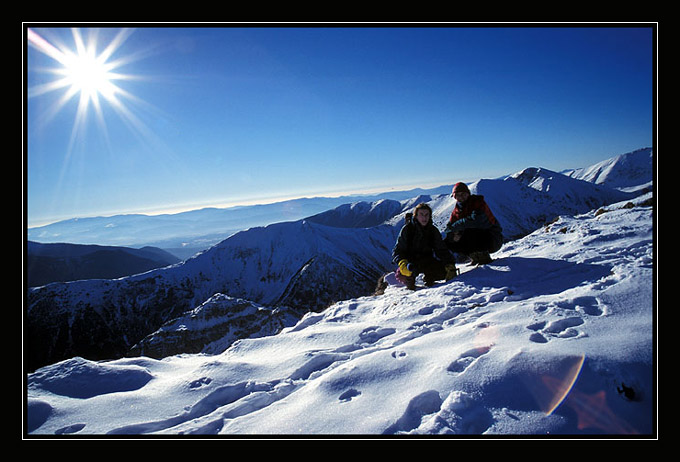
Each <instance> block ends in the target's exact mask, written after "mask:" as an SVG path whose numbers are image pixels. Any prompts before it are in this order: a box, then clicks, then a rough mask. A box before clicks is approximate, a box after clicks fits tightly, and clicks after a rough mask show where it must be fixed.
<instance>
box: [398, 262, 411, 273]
mask: <svg viewBox="0 0 680 462" xmlns="http://www.w3.org/2000/svg"><path fill="white" fill-rule="evenodd" d="M399 271H400V272H401V274H403V275H404V276H406V277H409V276H411V274H413V273H411V271H410V270H409V269H408V260H406V259H404V260H399Z"/></svg>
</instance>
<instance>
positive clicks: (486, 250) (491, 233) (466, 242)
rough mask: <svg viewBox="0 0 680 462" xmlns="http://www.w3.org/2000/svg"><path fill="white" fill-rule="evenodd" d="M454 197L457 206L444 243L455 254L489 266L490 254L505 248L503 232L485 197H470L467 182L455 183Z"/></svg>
mask: <svg viewBox="0 0 680 462" xmlns="http://www.w3.org/2000/svg"><path fill="white" fill-rule="evenodd" d="M451 196H453V197H454V198H455V199H456V205H455V207H454V208H453V211H452V212H451V218H449V222H448V223H447V225H446V229H445V231H444V235H445V237H444V242H445V243H446V246H447V247H448V248H449V250H451V251H452V252H454V253H457V254H462V255H465V256H467V257H469V258H470V260H472V263H473V264H476V265H483V264H486V263H490V262H491V261H492V260H491V256H490V255H489V254H491V253H494V252H496V251H498V250H499V249H500V248H501V246H502V245H503V229H502V228H501V225H500V223H499V222H498V220H497V219H496V217H495V216H494V215H493V213H491V209H489V206H488V205H487V203H486V201H484V196H480V195H476V194H470V190H469V189H468V187H467V185H466V184H465V183H456V184H455V185H454V186H453V191H452V192H451Z"/></svg>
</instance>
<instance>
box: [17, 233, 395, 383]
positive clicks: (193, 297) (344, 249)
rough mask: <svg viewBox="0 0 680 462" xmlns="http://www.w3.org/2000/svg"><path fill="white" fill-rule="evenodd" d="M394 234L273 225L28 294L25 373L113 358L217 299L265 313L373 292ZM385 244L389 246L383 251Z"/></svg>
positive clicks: (318, 306) (385, 265)
mask: <svg viewBox="0 0 680 462" xmlns="http://www.w3.org/2000/svg"><path fill="white" fill-rule="evenodd" d="M398 231H399V230H398V229H395V228H394V227H392V226H389V225H383V226H378V227H373V228H356V229H350V228H332V227H328V226H323V225H319V224H316V223H311V222H307V221H305V220H301V221H297V222H287V223H277V224H273V225H269V226H267V227H262V228H252V229H250V230H247V231H243V232H240V233H237V234H235V235H233V236H231V237H230V238H229V239H226V240H224V241H223V242H221V243H220V244H218V245H216V246H214V247H212V248H211V249H209V250H207V251H204V252H202V253H200V254H199V255H196V256H195V257H193V258H190V259H188V260H186V261H185V262H183V263H180V264H177V265H173V266H170V267H167V268H163V269H159V270H154V271H149V272H147V273H143V274H139V275H135V276H130V277H125V278H120V279H114V280H87V281H75V282H70V283H55V284H49V285H47V286H44V287H39V288H34V289H31V290H29V293H28V296H27V303H26V306H27V308H26V318H25V328H26V335H27V336H28V338H30V339H31V341H30V342H29V344H28V345H27V348H26V350H25V353H26V363H27V367H28V368H29V369H31V370H32V369H33V368H35V367H40V366H43V365H45V364H49V363H51V362H55V361H58V360H61V359H65V358H68V357H71V356H76V355H80V356H85V357H88V358H90V359H110V358H113V357H120V356H122V355H124V354H126V353H127V352H128V350H129V349H130V348H131V347H133V346H134V345H135V344H136V343H137V342H138V341H140V340H142V339H143V338H144V337H145V336H147V335H148V334H150V333H152V332H154V331H155V330H156V329H158V328H160V327H161V326H162V325H163V324H164V323H165V322H167V321H169V320H172V319H174V318H176V317H178V316H180V315H181V314H182V313H184V312H185V311H187V310H192V309H194V308H196V307H198V306H199V305H200V304H201V303H203V302H204V301H206V300H208V299H209V298H210V297H212V296H213V295H214V294H216V293H224V294H227V295H229V296H231V297H235V298H243V299H246V300H249V301H252V302H254V303H257V304H262V305H266V306H270V307H277V306H282V307H290V308H292V309H293V310H302V312H307V311H310V310H319V309H323V308H325V307H326V306H328V305H330V304H331V303H333V302H335V301H338V300H343V299H346V298H351V297H353V296H356V294H366V293H370V292H371V291H372V290H373V289H375V285H376V281H377V279H378V277H379V276H380V275H381V274H382V273H383V272H385V271H386V270H387V269H389V266H388V265H389V264H390V260H391V246H392V244H393V243H394V241H395V240H396V233H398ZM388 243H389V244H388Z"/></svg>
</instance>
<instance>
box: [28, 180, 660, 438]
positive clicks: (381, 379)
mask: <svg viewBox="0 0 680 462" xmlns="http://www.w3.org/2000/svg"><path fill="white" fill-rule="evenodd" d="M531 173H532V175H533V176H532V178H533V179H532V181H536V179H537V178H538V177H537V176H536V173H537V172H531ZM551 175H552V176H555V175H559V176H560V178H562V177H564V178H567V177H566V176H563V175H562V174H556V173H554V172H550V174H549V175H547V176H546V175H544V176H543V177H542V178H543V180H542V184H545V185H547V181H548V179H549V177H550V176H551ZM600 177H601V176H600ZM568 179H569V180H571V181H577V179H576V178H575V177H573V178H568ZM556 180H557V178H556V177H555V178H553V180H552V181H553V182H554V181H556ZM512 181H514V180H512ZM560 181H561V180H560ZM578 181H581V182H582V183H584V184H585V182H584V181H583V180H578ZM553 184H554V185H557V183H553ZM559 184H560V185H564V184H567V183H564V182H560V183H559ZM494 185H495V186H494V187H496V186H498V184H494ZM513 185H514V183H513ZM491 186H492V185H491V184H488V185H487V188H488V191H492V190H493V188H492V187H491ZM626 186H627V187H628V186H630V185H626ZM475 187H476V188H478V189H479V190H482V189H483V188H484V187H485V181H484V180H481V181H480V182H479V183H478V184H476V185H475ZM513 187H516V185H515V186H513ZM556 187H557V186H553V188H556ZM598 187H604V186H598ZM538 189H540V188H538V187H535V190H537V191H538ZM612 191H614V190H612ZM638 192H641V191H638ZM542 194H545V191H543V193H542ZM612 194H614V193H612ZM527 197H528V196H527ZM535 197H536V198H538V197H544V196H541V195H540V194H538V195H536V196H535ZM487 198H488V200H489V203H490V204H491V207H492V209H493V208H494V207H496V208H495V209H494V212H496V211H497V216H499V217H500V218H499V219H500V220H501V223H502V224H505V222H503V211H502V210H501V209H502V208H503V206H502V205H501V204H502V198H501V197H493V194H487ZM517 198H518V197H517V196H515V197H514V199H515V200H517ZM528 200H532V201H533V200H534V197H533V196H532V197H528ZM451 201H452V199H451V198H449V197H447V196H443V197H439V198H433V199H432V200H431V204H432V208H433V210H434V211H435V215H436V216H438V217H439V220H440V222H441V219H442V218H441V217H442V216H443V215H444V213H445V210H448V211H449V212H450V206H451V205H452V202H451ZM652 204H653V200H652V193H650V192H646V193H645V192H642V194H641V195H638V196H636V197H635V198H633V199H631V200H622V201H617V202H613V203H610V204H608V205H606V206H604V207H602V206H597V207H596V208H593V209H591V210H587V211H584V212H579V213H575V214H561V215H559V216H556V217H550V219H549V220H546V221H545V222H544V223H543V224H542V225H540V226H538V227H537V228H536V229H535V230H534V231H533V232H530V233H529V234H526V233H524V234H525V235H524V236H523V237H521V238H517V239H515V240H510V241H509V242H506V243H505V244H504V245H503V247H502V249H501V250H500V251H499V252H497V253H495V254H493V259H494V261H493V262H492V263H490V264H487V265H484V266H479V267H472V266H469V265H466V264H459V268H460V270H461V274H460V275H459V276H458V277H456V278H454V279H453V280H451V281H450V282H443V281H442V282H440V283H437V284H436V285H435V286H434V287H430V288H425V287H420V288H419V289H418V290H415V291H410V290H408V289H406V288H404V287H396V286H388V287H387V288H386V289H385V292H384V294H382V295H365V296H358V297H353V298H349V299H345V300H341V301H337V302H336V303H333V304H331V305H330V306H329V307H327V308H325V309H323V310H317V311H310V312H307V313H306V314H304V315H303V316H302V317H301V318H297V319H293V320H292V321H291V320H288V321H285V322H283V325H285V326H286V327H283V328H282V329H281V330H280V331H279V332H278V333H276V334H275V335H274V334H272V335H269V334H267V332H262V331H258V332H255V333H251V334H249V335H248V336H246V337H243V338H240V339H238V340H233V339H231V340H229V341H226V340H225V341H224V343H221V342H220V341H219V339H217V340H215V341H213V342H212V343H210V346H209V348H207V349H205V350H204V351H202V352H198V353H179V354H172V355H169V356H165V357H159V358H155V359H154V358H152V357H150V356H144V355H142V356H137V357H123V358H119V359H110V360H98V361H95V360H89V359H85V358H84V357H82V356H74V357H71V358H67V359H64V360H61V361H58V362H56V363H52V364H49V365H45V366H42V367H40V368H38V369H37V370H35V372H32V373H30V374H28V377H27V390H28V392H27V394H28V396H27V406H26V409H27V422H26V425H27V432H28V435H29V436H30V437H43V436H46V435H61V436H62V437H64V436H70V435H78V436H80V435H98V436H101V435H137V436H140V435H166V436H173V437H178V436H179V435H204V436H239V435H253V434H254V435H274V436H276V435H302V436H304V435H328V436H331V437H332V436H336V435H356V436H361V435H370V436H372V437H375V436H378V435H400V436H402V437H408V436H409V435H430V436H434V435H484V436H485V435H504V436H507V435H532V436H544V435H575V436H586V435H588V436H591V435H596V436H602V435H637V436H643V437H644V436H649V435H653V434H654V433H655V431H656V421H655V418H656V390H655V359H654V356H653V351H654V340H655V336H654V322H653V314H654V313H653V308H654V292H653V286H654V226H653V222H654V213H655V211H654V208H653V206H652ZM395 210H396V209H395ZM438 211H439V212H438ZM509 212H512V213H514V211H512V210H509ZM507 216H510V215H507ZM436 221H437V220H435V222H436ZM397 222H398V219H397V218H395V219H394V225H396V223H397ZM516 223H517V222H516ZM508 225H510V223H508ZM319 226H321V225H319ZM381 226H383V225H381ZM357 229H359V228H357ZM361 229H364V230H365V229H366V228H361ZM440 229H441V227H440ZM517 229H518V233H519V225H518V226H517ZM383 232H384V231H383ZM389 236H391V237H390V238H393V236H394V233H392V234H389ZM240 239H245V237H241V238H240ZM226 242H227V241H225V243H226ZM216 247H219V245H218V246H216ZM211 250H212V251H213V252H214V251H215V250H213V249H211ZM211 250H209V251H206V252H205V253H204V255H211ZM215 255H217V254H215ZM199 257H200V256H199ZM199 257H196V258H197V259H198V258H199ZM190 261H191V260H189V261H187V263H188V262H190ZM193 264H197V263H195V262H194V263H193ZM180 266H181V265H180ZM156 271H157V272H158V271H160V270H156ZM175 271H177V270H175ZM159 274H160V273H159ZM66 286H68V285H63V284H62V285H60V286H59V287H62V288H63V287H66ZM77 286H78V285H77V284H75V285H73V287H77ZM47 287H49V286H47ZM89 287H94V286H93V285H90V286H89ZM62 290H63V289H62ZM35 293H48V292H44V290H41V289H36V291H35ZM61 293H62V295H63V294H64V293H65V292H61ZM205 300H206V301H205V303H203V304H196V305H195V306H194V308H195V309H193V310H189V311H187V312H186V313H185V315H184V317H182V316H179V317H177V318H176V319H175V320H174V321H172V322H170V323H168V324H166V325H165V326H164V329H166V330H172V331H173V332H180V331H181V330H183V329H184V330H189V329H196V328H198V326H199V325H200V324H205V323H209V322H210V317H209V316H203V314H205V313H204V311H205V310H207V309H208V308H211V309H223V310H226V311H228V310H229V309H233V307H235V306H238V307H240V308H239V309H243V310H246V311H244V313H246V312H247V313H248V316H251V317H253V316H256V313H258V312H269V311H267V310H269V308H268V307H266V306H261V305H259V304H258V302H257V301H246V300H242V299H239V298H238V297H236V296H233V295H232V294H229V293H215V294H211V296H210V297H206V299H205ZM201 313H203V314H201ZM242 319H247V316H244V317H243V318H242ZM229 335H233V332H231V333H230V334H229Z"/></svg>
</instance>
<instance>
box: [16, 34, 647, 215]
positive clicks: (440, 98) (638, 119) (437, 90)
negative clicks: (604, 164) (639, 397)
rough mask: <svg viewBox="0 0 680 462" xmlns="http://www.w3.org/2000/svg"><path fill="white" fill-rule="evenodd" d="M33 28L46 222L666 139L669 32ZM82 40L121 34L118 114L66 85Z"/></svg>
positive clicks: (32, 75)
mask: <svg viewBox="0 0 680 462" xmlns="http://www.w3.org/2000/svg"><path fill="white" fill-rule="evenodd" d="M199 26H200V25H199ZM93 32H96V34H93ZM30 34H31V35H30V39H29V40H28V43H29V46H28V47H27V54H26V61H25V64H26V77H27V90H28V98H27V101H26V114H27V126H26V132H27V138H26V145H25V146H26V151H25V152H26V157H25V159H26V162H25V178H26V181H27V196H26V197H25V201H26V205H27V211H28V221H29V226H34V225H39V224H45V223H47V222H52V221H57V220H60V219H66V218H73V217H84V216H96V215H113V214H118V213H133V212H140V213H156V212H159V211H178V210H183V209H192V208H200V207H203V206H226V205H229V204H237V203H252V202H265V201H271V200H275V199H285V198H289V197H298V196H315V195H317V196H318V195H331V194H339V193H350V192H356V191H363V190H371V189H377V190H384V191H387V190H391V189H406V188H410V187H415V186H423V187H427V186H435V185H441V184H452V183H455V182H456V181H459V180H464V181H473V180H476V179H479V178H493V177H497V176H500V175H504V174H509V173H513V172H515V171H518V170H521V169H523V168H525V167H529V166H541V167H545V168H549V169H552V170H561V169H565V168H573V167H582V166H587V165H590V164H593V163H595V162H599V161H601V160H604V159H606V158H608V157H612V156H614V155H618V154H623V153H625V152H629V151H632V150H635V149H638V148H642V147H647V146H651V145H652V142H653V102H654V94H653V60H652V57H653V34H654V31H653V29H652V28H651V27H650V28H639V27H603V28H596V27H585V26H579V27H568V28H566V27H510V28H503V27H498V26H495V27H402V28H398V27H377V28H357V27H298V28H291V27H245V28H243V27H238V28H237V27H140V28H136V29H133V30H130V31H123V32H121V30H120V29H117V28H106V29H101V30H98V31H97V30H94V31H93V30H90V29H83V30H78V31H76V33H75V34H74V33H73V31H72V30H71V29H70V28H67V27H57V28H55V27H41V26H40V25H30ZM78 37H80V38H81V39H82V44H83V46H84V47H87V46H88V45H92V44H94V43H96V48H93V50H95V52H94V56H97V55H99V54H101V53H103V52H104V50H106V49H107V46H108V45H110V44H113V45H114V46H113V47H112V48H111V51H112V52H111V53H110V55H106V56H105V57H106V59H105V60H104V62H105V63H108V64H110V69H108V72H109V74H106V75H105V77H104V78H103V79H100V80H99V82H100V84H99V85H100V86H99V87H98V88H97V87H95V91H94V92H93V93H94V94H96V95H98V100H99V102H100V109H99V112H100V114H101V115H100V116H98V115H97V114H98V111H97V110H96V109H95V106H94V105H93V104H92V102H91V100H90V102H89V103H88V104H87V105H83V106H82V107H81V109H80V110H79V102H80V101H81V95H83V94H87V93H86V90H85V88H87V85H86V84H84V83H83V84H81V86H77V85H78V84H77V81H76V80H77V75H76V74H77V71H73V72H72V73H70V74H68V75H67V76H68V77H70V78H71V79H72V80H71V81H69V82H70V83H69V85H62V86H61V87H60V88H56V89H52V88H51V87H50V86H49V85H50V82H54V81H55V80H58V79H60V78H63V77H64V72H63V71H64V70H65V69H67V68H68V69H73V67H70V66H69V67H67V66H66V64H64V63H65V61H63V60H61V62H60V61H59V60H57V59H55V56H58V55H59V53H61V55H60V56H62V57H63V55H68V50H72V51H74V50H76V49H77V44H76V42H77V39H78ZM46 44H47V45H46ZM50 46H52V47H54V48H50ZM50 49H51V50H52V51H54V50H55V49H56V50H60V51H58V52H57V55H55V54H50V53H49V52H48V51H49V50H50ZM106 53H108V52H106ZM75 55H76V56H77V53H75ZM71 84H73V85H75V86H74V87H73V89H74V91H73V92H72V96H71V97H70V98H68V99H67V98H65V95H67V94H69V93H68V92H69V90H70V89H71ZM107 85H108V88H109V89H111V88H113V87H111V86H110V85H115V86H116V89H117V93H115V95H116V101H117V103H116V102H114V103H112V102H110V101H108V100H107V99H106V96H107V95H109V94H111V93H108V92H107V89H106V86H107ZM60 100H65V102H63V103H61V104H59V101H60ZM83 101H88V100H87V99H83ZM83 108H87V110H84V109H83Z"/></svg>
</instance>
